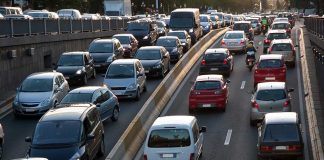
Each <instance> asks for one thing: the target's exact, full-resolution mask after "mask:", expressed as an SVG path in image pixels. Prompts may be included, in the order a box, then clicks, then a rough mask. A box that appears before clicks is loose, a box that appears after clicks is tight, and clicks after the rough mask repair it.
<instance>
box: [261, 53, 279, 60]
mask: <svg viewBox="0 0 324 160" xmlns="http://www.w3.org/2000/svg"><path fill="white" fill-rule="evenodd" d="M281 58H282V55H281V54H267V55H260V60H266V59H281Z"/></svg>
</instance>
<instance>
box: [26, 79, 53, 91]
mask: <svg viewBox="0 0 324 160" xmlns="http://www.w3.org/2000/svg"><path fill="white" fill-rule="evenodd" d="M52 90H53V79H52V78H48V79H35V78H27V79H26V80H24V82H23V83H22V85H21V87H20V92H50V91H52Z"/></svg>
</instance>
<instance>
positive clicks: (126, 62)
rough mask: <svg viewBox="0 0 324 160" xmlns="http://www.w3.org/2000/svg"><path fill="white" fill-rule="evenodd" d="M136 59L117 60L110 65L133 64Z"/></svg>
mask: <svg viewBox="0 0 324 160" xmlns="http://www.w3.org/2000/svg"><path fill="white" fill-rule="evenodd" d="M136 61H139V60H138V59H117V60H114V61H113V62H112V63H111V64H134V63H135V62H136Z"/></svg>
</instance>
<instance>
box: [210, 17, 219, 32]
mask: <svg viewBox="0 0 324 160" xmlns="http://www.w3.org/2000/svg"><path fill="white" fill-rule="evenodd" d="M210 20H211V21H212V23H213V29H219V28H221V22H220V21H219V18H218V16H217V15H210Z"/></svg>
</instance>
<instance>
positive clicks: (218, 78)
mask: <svg viewBox="0 0 324 160" xmlns="http://www.w3.org/2000/svg"><path fill="white" fill-rule="evenodd" d="M222 79H223V76H222V75H219V74H207V75H200V76H198V77H197V78H196V81H197V82H201V81H221V80H222Z"/></svg>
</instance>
